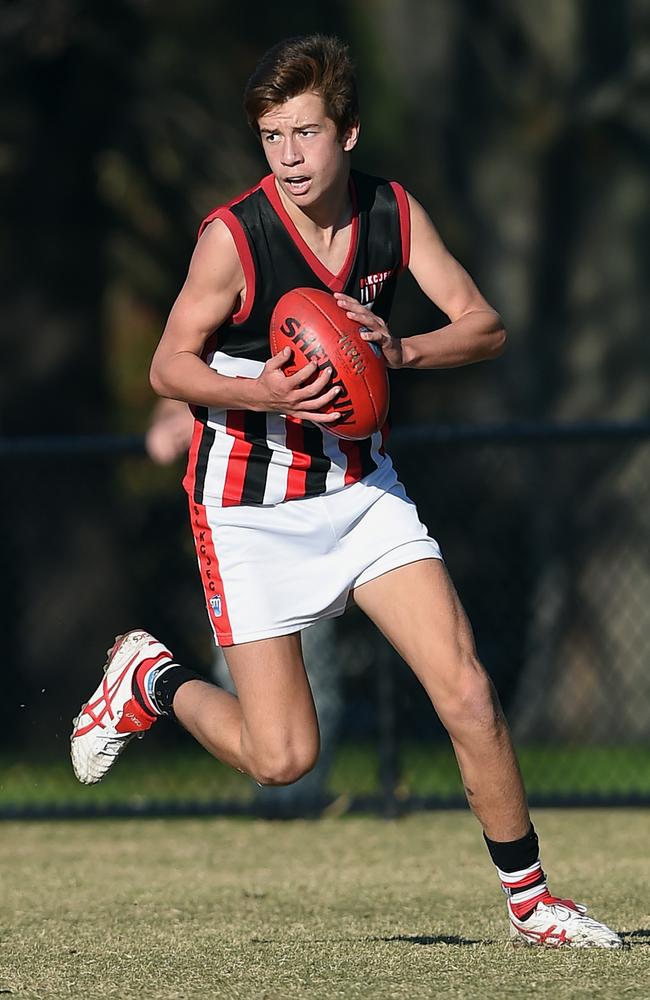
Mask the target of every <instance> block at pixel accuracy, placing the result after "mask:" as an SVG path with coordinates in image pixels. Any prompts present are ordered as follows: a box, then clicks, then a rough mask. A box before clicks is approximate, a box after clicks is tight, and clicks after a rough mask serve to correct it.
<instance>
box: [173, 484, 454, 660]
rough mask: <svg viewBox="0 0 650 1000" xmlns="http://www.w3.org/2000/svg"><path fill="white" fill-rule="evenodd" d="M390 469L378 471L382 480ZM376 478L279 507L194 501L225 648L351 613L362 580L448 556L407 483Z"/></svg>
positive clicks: (215, 625) (195, 528)
mask: <svg viewBox="0 0 650 1000" xmlns="http://www.w3.org/2000/svg"><path fill="white" fill-rule="evenodd" d="M380 471H381V470H377V472H378V473H379V472H380ZM373 477H374V478H375V480H376V479H379V478H380V477H378V476H377V474H376V473H373V474H371V475H370V476H368V477H367V478H366V479H364V480H361V482H358V483H352V484H351V485H349V486H346V487H344V488H343V489H341V490H338V491H336V492H334V493H329V494H325V495H323V496H315V497H307V498H304V499H300V500H288V501H286V502H285V503H281V504H277V505H274V506H263V507H252V506H240V507H205V506H203V505H202V504H197V503H195V502H194V501H193V500H192V499H191V498H190V515H191V521H192V532H193V535H194V542H195V545H196V553H197V557H198V562H199V571H200V574H201V581H202V583H203V588H204V591H205V598H206V605H207V609H208V617H209V619H210V624H211V625H212V629H213V631H214V637H215V641H216V643H217V645H218V646H232V645H237V644H238V643H242V642H252V641H254V640H255V639H268V638H271V637H273V636H276V635H288V634H289V633H291V632H297V631H299V630H301V629H303V628H307V626H308V625H312V624H313V623H314V622H316V621H319V620H320V619H322V618H335V617H337V616H338V615H342V614H343V612H344V611H345V608H346V606H347V603H348V599H349V596H350V592H351V591H352V590H353V589H354V588H355V587H358V586H359V585H360V584H362V583H367V582H368V581H369V580H374V579H375V578H376V577H378V576H382V574H384V573H387V572H388V571H389V570H392V569H396V568H397V567H398V566H405V565H406V564H407V563H411V562H417V561H419V560H420V559H441V558H442V556H441V553H440V548H439V546H438V543H437V542H436V541H435V540H434V539H433V538H431V537H430V536H429V534H428V532H427V529H426V528H425V526H424V525H423V524H422V523H421V521H420V519H419V517H418V513H417V509H416V507H415V504H414V503H413V501H412V500H409V498H408V496H407V495H406V491H405V490H404V487H403V486H402V484H401V483H400V482H394V483H393V484H392V486H391V487H390V488H389V489H388V490H387V489H385V488H382V487H381V486H379V485H376V482H373Z"/></svg>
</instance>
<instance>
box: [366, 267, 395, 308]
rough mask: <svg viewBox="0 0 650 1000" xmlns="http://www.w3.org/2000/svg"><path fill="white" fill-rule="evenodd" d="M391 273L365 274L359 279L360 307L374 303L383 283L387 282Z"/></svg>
mask: <svg viewBox="0 0 650 1000" xmlns="http://www.w3.org/2000/svg"><path fill="white" fill-rule="evenodd" d="M392 273H393V272H392V271H377V272H376V274H367V275H366V277H365V278H362V279H361V281H360V282H359V284H360V295H359V301H360V302H361V305H362V306H369V305H370V304H371V303H372V302H374V301H375V299H376V298H377V296H378V295H379V293H380V291H381V290H382V288H383V287H384V282H385V281H388V279H389V278H390V276H391V274H392Z"/></svg>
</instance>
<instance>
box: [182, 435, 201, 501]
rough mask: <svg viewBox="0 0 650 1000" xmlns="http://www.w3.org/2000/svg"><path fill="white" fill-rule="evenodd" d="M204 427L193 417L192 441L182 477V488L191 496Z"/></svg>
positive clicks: (192, 494) (194, 484)
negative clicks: (185, 470) (185, 469)
mask: <svg viewBox="0 0 650 1000" xmlns="http://www.w3.org/2000/svg"><path fill="white" fill-rule="evenodd" d="M204 429H205V425H204V424H202V423H200V421H198V420H196V419H195V420H194V430H193V432H192V441H191V443H190V449H189V452H188V456H187V472H186V473H185V476H184V478H183V488H184V489H185V490H186V491H187V493H189V495H190V496H191V497H192V496H194V487H195V486H196V462H197V459H198V457H199V448H200V446H201V438H202V437H203V431H204Z"/></svg>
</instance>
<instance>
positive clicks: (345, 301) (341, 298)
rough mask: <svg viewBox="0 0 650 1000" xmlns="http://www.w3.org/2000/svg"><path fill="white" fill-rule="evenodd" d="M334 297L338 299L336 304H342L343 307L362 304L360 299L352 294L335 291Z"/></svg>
mask: <svg viewBox="0 0 650 1000" xmlns="http://www.w3.org/2000/svg"><path fill="white" fill-rule="evenodd" d="M334 298H335V299H336V304H337V305H339V306H341V308H342V309H345V308H348V309H349V308H350V306H360V305H361V303H360V302H359V300H358V299H354V298H353V297H352V296H351V295H344V294H343V292H334ZM362 308H363V307H362Z"/></svg>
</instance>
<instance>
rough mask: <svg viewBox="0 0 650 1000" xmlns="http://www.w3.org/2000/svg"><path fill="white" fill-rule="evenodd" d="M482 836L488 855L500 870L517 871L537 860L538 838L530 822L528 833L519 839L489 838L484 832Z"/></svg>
mask: <svg viewBox="0 0 650 1000" xmlns="http://www.w3.org/2000/svg"><path fill="white" fill-rule="evenodd" d="M483 837H484V838H485V843H486V844H487V849H488V851H489V852H490V857H491V858H492V860H493V862H494V864H495V865H496V866H497V868H500V869H501V871H502V872H518V871H521V870H522V869H523V868H530V866H531V865H534V864H535V862H536V861H538V860H539V840H538V839H537V834H536V833H535V827H534V826H533V825H532V823H531V826H530V830H529V831H528V833H527V834H525V836H523V837H520V838H519V840H506V841H498V840H490V839H489V838H488V837H486V836H485V834H483Z"/></svg>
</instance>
